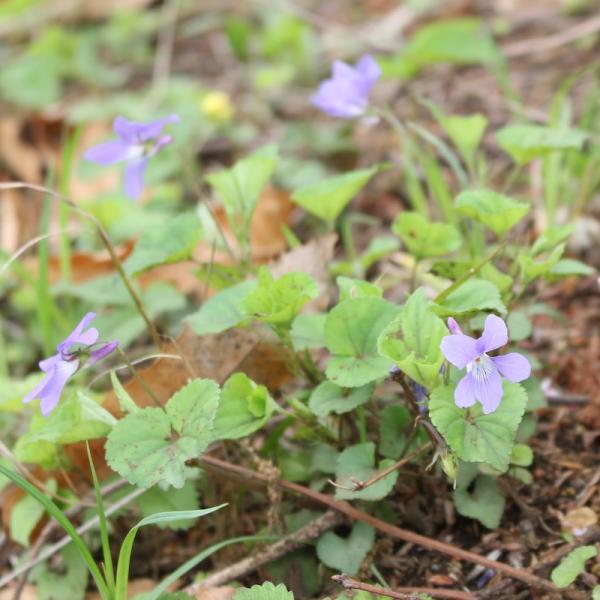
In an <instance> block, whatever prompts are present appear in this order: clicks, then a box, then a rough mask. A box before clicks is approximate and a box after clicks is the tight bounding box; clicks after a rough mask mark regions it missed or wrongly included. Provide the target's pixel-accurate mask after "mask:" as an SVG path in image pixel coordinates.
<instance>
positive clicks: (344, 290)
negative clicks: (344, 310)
mask: <svg viewBox="0 0 600 600" xmlns="http://www.w3.org/2000/svg"><path fill="white" fill-rule="evenodd" d="M335 281H336V283H337V285H338V288H339V289H340V298H339V302H343V301H344V300H350V299H351V298H364V297H366V296H375V297H376V298H381V296H382V295H383V290H382V289H381V288H380V287H379V286H378V285H375V284H373V283H369V282H368V281H364V280H363V279H355V278H353V277H345V276H344V275H340V276H339V277H337V278H336V280H335Z"/></svg>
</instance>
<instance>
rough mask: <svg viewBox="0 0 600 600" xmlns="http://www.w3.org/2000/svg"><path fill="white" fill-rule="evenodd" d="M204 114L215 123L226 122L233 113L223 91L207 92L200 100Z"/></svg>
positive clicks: (227, 97) (231, 106) (231, 105)
mask: <svg viewBox="0 0 600 600" xmlns="http://www.w3.org/2000/svg"><path fill="white" fill-rule="evenodd" d="M200 110H201V111H202V113H203V114H204V116H205V117H206V118H207V119H209V120H210V121H213V122H215V123H228V122H229V121H231V119H232V117H233V113H234V108H233V104H232V103H231V100H230V99H229V96H228V95H227V94H225V93H224V92H217V91H215V92H209V93H208V94H206V96H204V98H202V100H201V102H200Z"/></svg>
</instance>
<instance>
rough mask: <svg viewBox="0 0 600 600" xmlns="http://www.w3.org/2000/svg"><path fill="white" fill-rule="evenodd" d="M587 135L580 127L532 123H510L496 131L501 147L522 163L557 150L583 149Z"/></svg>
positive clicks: (518, 162) (517, 161)
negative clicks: (546, 125) (557, 126)
mask: <svg viewBox="0 0 600 600" xmlns="http://www.w3.org/2000/svg"><path fill="white" fill-rule="evenodd" d="M587 137H588V135H587V133H585V132H584V131H580V130H578V129H569V128H567V127H563V128H554V127H545V126H543V125H531V124H521V125H508V126H507V127H504V128H503V129H500V131H498V132H497V133H496V139H497V140H498V144H499V145H500V147H501V148H502V149H503V150H504V151H505V152H507V153H508V154H510V156H511V158H512V159H513V160H514V161H515V162H516V163H517V164H520V165H524V164H526V163H528V162H529V161H531V160H533V159H534V158H539V157H541V156H544V155H546V154H548V153H550V152H554V151H557V150H567V149H575V150H581V148H582V147H583V143H584V142H585V141H586V139H587Z"/></svg>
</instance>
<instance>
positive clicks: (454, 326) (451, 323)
mask: <svg viewBox="0 0 600 600" xmlns="http://www.w3.org/2000/svg"><path fill="white" fill-rule="evenodd" d="M448 329H449V330H450V333H451V334H453V335H457V334H459V333H460V334H462V329H461V328H460V325H459V324H458V323H457V322H456V320H455V319H453V318H452V317H448Z"/></svg>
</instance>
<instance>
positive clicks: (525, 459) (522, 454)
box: [510, 444, 533, 467]
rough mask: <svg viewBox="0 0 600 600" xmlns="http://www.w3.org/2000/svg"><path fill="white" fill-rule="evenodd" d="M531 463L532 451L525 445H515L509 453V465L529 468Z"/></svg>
mask: <svg viewBox="0 0 600 600" xmlns="http://www.w3.org/2000/svg"><path fill="white" fill-rule="evenodd" d="M532 462H533V450H532V449H531V448H530V447H529V446H526V445H525V444H515V445H514V446H513V449H512V452H511V453H510V464H511V465H516V466H519V467H529V466H530V465H531V463H532Z"/></svg>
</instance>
